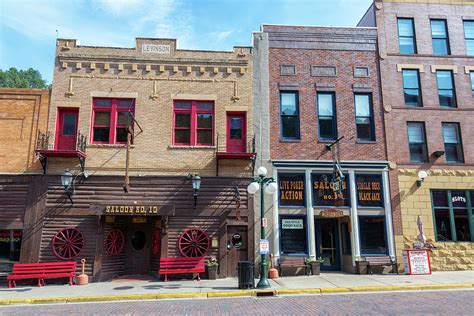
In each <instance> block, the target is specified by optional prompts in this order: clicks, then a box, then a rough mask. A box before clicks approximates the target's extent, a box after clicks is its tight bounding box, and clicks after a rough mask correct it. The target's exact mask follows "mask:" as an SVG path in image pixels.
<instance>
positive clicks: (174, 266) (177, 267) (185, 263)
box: [158, 257, 206, 282]
mask: <svg viewBox="0 0 474 316" xmlns="http://www.w3.org/2000/svg"><path fill="white" fill-rule="evenodd" d="M205 270H206V268H205V266H204V257H200V258H185V257H172V258H161V259H160V271H159V272H158V273H159V274H160V275H164V276H165V282H168V275H169V274H184V273H197V279H198V281H200V280H201V277H200V276H199V273H203V272H204V271H205Z"/></svg>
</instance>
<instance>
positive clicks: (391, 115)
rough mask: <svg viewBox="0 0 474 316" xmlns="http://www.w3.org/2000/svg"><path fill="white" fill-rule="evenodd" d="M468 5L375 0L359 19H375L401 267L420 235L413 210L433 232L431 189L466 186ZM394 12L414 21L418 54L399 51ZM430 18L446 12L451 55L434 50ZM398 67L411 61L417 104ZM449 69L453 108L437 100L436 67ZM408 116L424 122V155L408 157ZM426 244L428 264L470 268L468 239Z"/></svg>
mask: <svg viewBox="0 0 474 316" xmlns="http://www.w3.org/2000/svg"><path fill="white" fill-rule="evenodd" d="M472 17H474V5H473V3H472V2H470V1H462V0H460V1H450V0H446V1H443V0H440V1H438V0H437V1H431V0H426V1H413V0H411V1H410V0H408V1H401V0H383V1H382V0H376V1H374V4H373V5H372V6H371V7H370V8H369V10H368V11H367V13H366V15H365V16H364V17H363V18H362V19H361V21H360V22H359V26H365V27H367V26H369V27H370V26H377V32H378V52H379V58H380V75H381V87H382V99H383V108H384V111H385V113H384V121H385V134H386V140H387V155H388V160H389V161H391V166H392V167H393V169H392V171H391V172H390V184H391V195H392V207H393V214H394V215H393V219H394V233H395V240H396V250H397V256H398V262H399V267H400V268H403V267H402V265H401V264H400V263H401V262H402V261H401V250H402V249H405V248H406V247H412V246H413V242H414V241H415V240H414V238H415V237H416V236H417V235H418V233H417V226H416V218H417V216H418V215H421V216H422V220H423V223H424V226H425V229H426V232H425V234H426V235H427V238H430V239H432V240H435V238H434V237H435V236H434V231H433V225H434V219H433V215H432V214H433V212H432V206H431V196H430V190H432V189H447V190H448V189H466V190H467V189H472V188H473V185H472V183H473V178H472V175H473V170H474V143H473V141H472V137H471V135H473V134H474V129H473V128H472V124H471V121H472V116H473V115H474V108H473V107H472V105H473V104H474V96H473V95H472V91H471V82H470V78H469V71H470V70H471V69H472V67H473V66H474V58H473V57H472V56H467V52H466V45H465V39H464V27H463V21H464V20H472ZM397 18H412V19H413V21H414V25H415V27H414V29H415V38H416V47H417V53H416V54H401V53H400V49H399V39H398V32H397V29H398V27H397ZM430 19H445V20H446V21H447V31H448V35H449V40H448V41H449V46H450V49H451V54H450V55H435V54H433V47H432V38H431V26H430ZM403 69H417V70H418V71H419V82H420V88H421V96H422V102H423V106H422V107H407V106H405V101H404V91H403V79H402V70H403ZM438 69H440V70H442V69H446V70H451V71H452V73H453V79H454V86H455V96H456V99H457V107H456V108H441V107H440V105H439V98H438V91H437V89H438V87H437V80H436V70H438ZM407 122H423V123H424V124H425V134H426V145H427V149H428V162H427V163H415V162H411V161H410V152H409V146H408V135H407V134H408V132H407ZM442 122H455V123H459V126H460V130H461V139H462V146H463V154H464V163H449V162H447V161H446V158H445V156H441V157H437V155H435V154H434V152H436V151H438V152H441V151H444V150H445V148H444V143H443V135H442V126H441V123H442ZM420 170H426V171H427V173H428V178H427V179H426V180H425V182H424V183H423V185H422V187H420V188H418V187H417V186H416V180H418V176H417V174H418V171H420ZM436 245H437V247H438V249H435V250H434V251H433V252H432V267H433V270H458V269H472V268H473V266H472V249H473V248H472V247H473V246H472V242H471V243H453V242H451V243H436Z"/></svg>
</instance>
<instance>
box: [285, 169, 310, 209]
mask: <svg viewBox="0 0 474 316" xmlns="http://www.w3.org/2000/svg"><path fill="white" fill-rule="evenodd" d="M304 182H305V176H304V174H303V173H300V174H294V173H292V174H290V173H279V174H278V188H279V190H280V192H279V200H280V206H305V184H304Z"/></svg>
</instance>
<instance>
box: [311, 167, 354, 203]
mask: <svg viewBox="0 0 474 316" xmlns="http://www.w3.org/2000/svg"><path fill="white" fill-rule="evenodd" d="M347 178H348V177H347V176H346V177H345V178H344V181H343V182H342V196H341V194H339V190H338V184H337V183H336V182H334V181H333V176H332V174H313V175H312V181H313V204H314V206H350V201H349V192H348V190H347Z"/></svg>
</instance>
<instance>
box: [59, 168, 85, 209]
mask: <svg viewBox="0 0 474 316" xmlns="http://www.w3.org/2000/svg"><path fill="white" fill-rule="evenodd" d="M80 175H83V176H84V178H85V179H87V178H88V177H89V173H87V172H86V171H83V172H81V173H79V174H78V175H76V176H75V177H74V175H73V174H72V172H71V171H69V169H66V170H65V171H64V172H63V174H62V175H61V184H62V185H63V187H64V192H65V193H66V195H67V197H68V198H69V201H71V204H74V202H73V201H72V195H73V194H74V191H75V184H76V179H77V177H79V176H80Z"/></svg>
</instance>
